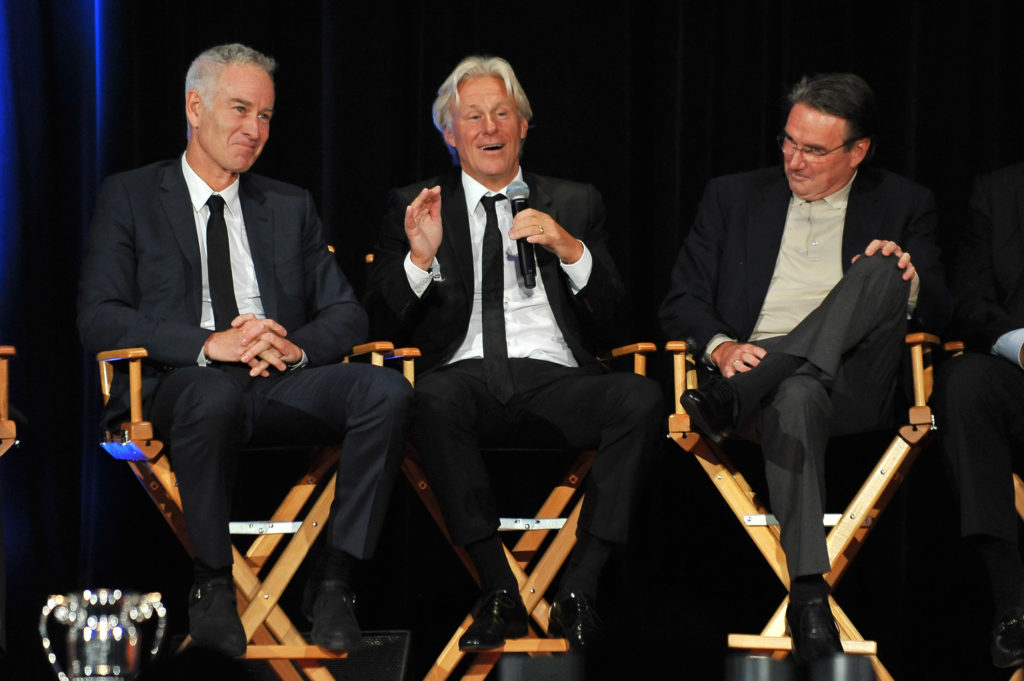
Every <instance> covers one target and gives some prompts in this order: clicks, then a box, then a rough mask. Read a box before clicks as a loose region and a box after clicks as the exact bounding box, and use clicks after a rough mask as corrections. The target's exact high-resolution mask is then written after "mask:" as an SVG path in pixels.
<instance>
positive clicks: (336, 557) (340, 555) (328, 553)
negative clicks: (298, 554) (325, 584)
mask: <svg viewBox="0 0 1024 681" xmlns="http://www.w3.org/2000/svg"><path fill="white" fill-rule="evenodd" d="M358 560H359V559H358V558H356V557H355V556H353V555H352V554H351V553H348V552H346V551H342V550H341V549H336V548H333V547H331V546H327V545H326V544H325V545H324V546H322V547H320V549H319V550H318V551H317V552H316V554H315V555H314V556H313V563H312V566H311V570H310V575H309V576H310V580H311V581H313V582H322V581H324V580H325V579H331V580H337V581H340V582H344V583H345V584H346V585H348V584H350V579H351V577H352V571H353V570H354V569H355V566H356V564H357V562H358Z"/></svg>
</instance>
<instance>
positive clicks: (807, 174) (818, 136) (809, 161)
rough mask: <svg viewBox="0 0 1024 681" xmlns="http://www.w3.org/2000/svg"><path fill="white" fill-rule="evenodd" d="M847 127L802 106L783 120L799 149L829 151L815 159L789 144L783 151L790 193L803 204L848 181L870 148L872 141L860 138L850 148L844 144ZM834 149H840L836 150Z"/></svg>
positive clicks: (833, 117)
mask: <svg viewBox="0 0 1024 681" xmlns="http://www.w3.org/2000/svg"><path fill="white" fill-rule="evenodd" d="M848 131H849V126H848V125H847V123H846V120H845V119H842V118H839V117H837V116H832V115H830V114H827V113H825V112H823V111H819V110H817V109H814V108H811V107H809V106H807V105H806V104H803V103H797V104H794V105H793V108H792V110H790V112H789V118H788V119H787V120H786V128H785V134H786V136H787V137H788V138H789V139H790V140H792V141H793V142H794V143H795V144H796V145H797V146H798V147H799V148H801V149H819V150H826V151H827V150H830V149H835V151H831V152H829V153H828V154H826V155H824V156H820V157H816V156H814V155H813V154H810V153H807V152H805V151H798V150H796V149H794V148H793V147H792V145H790V147H789V149H788V150H787V149H786V148H785V147H784V148H783V154H782V164H783V167H784V168H785V169H786V178H787V179H788V180H789V188H790V189H791V190H792V191H793V194H794V195H795V196H796V197H797V198H799V199H803V200H804V201H816V200H817V199H821V198H824V197H826V196H829V195H830V194H834V193H835V192H837V191H839V190H840V189H842V188H843V187H845V186H846V184H847V183H848V182H849V181H850V179H851V178H852V177H853V174H854V173H855V172H856V171H857V166H859V165H860V163H861V161H863V160H864V156H865V154H866V153H867V151H868V147H869V146H870V145H871V140H869V139H867V138H865V139H859V140H856V141H854V142H852V143H851V144H850V146H849V148H846V147H842V145H843V143H844V142H846V141H847V140H846V135H847V134H848ZM836 147H842V148H839V149H836Z"/></svg>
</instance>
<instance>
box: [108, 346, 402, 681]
mask: <svg viewBox="0 0 1024 681" xmlns="http://www.w3.org/2000/svg"><path fill="white" fill-rule="evenodd" d="M146 356H147V353H146V350H145V349H144V348H127V349H122V350H111V351H108V352H101V353H99V354H98V355H97V356H96V358H97V360H98V361H99V364H100V382H101V388H102V391H103V398H104V403H106V401H107V400H109V398H110V386H111V380H112V378H113V374H114V368H113V365H112V363H113V362H117V361H127V362H129V366H128V372H129V390H130V409H131V411H130V420H129V421H128V422H126V423H123V424H121V430H120V432H117V433H109V432H108V433H107V438H106V440H105V441H103V442H101V443H100V446H102V447H103V449H105V450H106V451H107V452H108V453H109V454H110V455H111V456H113V457H114V458H117V459H123V460H125V461H127V462H128V465H129V466H131V468H132V471H133V472H134V473H135V476H136V477H137V478H138V479H139V482H141V483H142V486H143V487H144V488H145V489H146V491H147V492H148V493H149V496H150V498H151V499H152V500H153V503H154V504H156V506H157V508H158V509H160V512H161V513H162V514H163V516H164V519H165V520H166V521H167V523H168V524H169V525H170V526H171V529H172V530H173V531H174V534H175V535H177V537H178V539H179V540H180V541H181V543H182V545H183V546H184V547H185V549H186V550H187V551H188V552H189V554H190V555H191V553H192V549H191V545H190V543H189V538H188V531H187V529H186V526H185V516H184V513H183V512H182V508H181V496H180V494H179V493H178V487H177V482H176V480H175V477H174V472H173V471H172V470H171V466H170V463H169V461H168V459H167V457H166V456H164V452H163V443H161V442H160V441H158V440H155V439H153V426H152V424H150V423H149V422H147V421H143V420H142V360H143V359H144V358H145V357H146ZM356 356H366V357H368V358H369V359H370V361H371V362H372V363H373V364H375V365H378V366H380V365H382V364H383V362H384V360H385V359H401V360H403V368H404V370H405V371H406V375H407V376H408V377H409V378H410V379H411V376H412V373H411V372H412V358H413V357H417V356H419V351H418V350H415V349H411V348H406V349H400V350H396V349H395V348H394V347H393V346H392V345H391V343H386V342H377V343H367V344H364V345H360V346H357V347H356V348H354V349H353V354H352V356H351V357H356ZM345 361H346V362H347V361H348V359H346V360H345ZM340 455H341V446H340V445H332V446H327V447H323V448H321V449H320V451H319V452H318V453H317V454H316V456H314V458H313V461H312V462H311V463H310V465H309V467H308V469H307V470H306V472H305V473H304V474H303V475H302V476H301V477H300V478H299V479H298V481H297V482H296V483H295V485H294V486H293V487H291V489H290V490H288V493H287V494H286V496H285V498H284V500H283V501H282V502H281V503H280V505H279V506H278V507H277V510H276V511H275V512H274V514H273V515H272V516H271V518H270V520H268V521H260V522H232V523H231V533H232V534H233V535H235V534H250V535H255V536H256V538H255V539H254V541H253V542H252V544H250V546H249V547H248V549H247V550H246V551H245V553H244V554H242V553H241V551H240V550H239V549H238V548H237V547H233V548H232V553H233V555H234V563H233V565H232V576H233V578H234V582H235V591H236V594H237V597H238V608H239V613H240V615H241V618H242V626H243V628H244V629H245V635H246V637H247V639H248V641H249V645H248V648H247V649H246V652H245V655H244V656H242V657H243V659H249V660H267V661H268V663H269V664H270V666H271V667H272V669H273V670H274V672H275V673H276V674H277V676H278V677H279V678H280V679H282V681H301V680H302V679H303V678H308V679H310V680H311V681H333V680H334V676H332V675H331V673H330V672H329V671H328V670H327V669H326V668H325V667H324V666H323V661H324V660H328V659H337V658H343V657H346V656H347V653H336V652H331V651H327V650H324V649H322V648H320V647H318V646H315V645H312V644H310V643H307V642H306V640H305V639H304V638H303V637H302V635H301V634H300V633H299V631H298V630H297V629H296V628H295V626H294V625H293V624H292V622H291V620H290V619H289V618H288V616H287V615H286V614H285V613H284V611H283V610H282V609H281V607H280V606H279V605H278V600H279V599H280V598H281V595H282V593H283V592H284V590H285V588H286V587H287V586H288V584H289V582H290V581H291V579H292V577H293V576H294V575H295V572H296V571H297V570H298V568H299V565H300V564H301V563H302V561H303V560H304V559H305V557H306V555H307V554H308V553H309V549H310V547H311V546H312V545H313V542H314V541H316V538H317V536H318V535H319V534H320V531H321V530H322V529H323V527H324V525H325V524H326V522H327V517H328V514H329V512H330V506H331V502H332V501H333V499H334V487H335V481H336V477H337V474H336V473H335V464H336V463H337V461H338V457H339V456H340ZM285 534H290V535H291V539H290V540H289V541H287V542H286V543H285V544H284V545H283V546H282V539H283V538H284V535H285ZM188 643H189V641H188V640H186V641H185V644H184V645H188ZM300 672H301V673H300Z"/></svg>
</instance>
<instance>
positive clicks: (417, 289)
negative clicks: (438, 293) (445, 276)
mask: <svg viewBox="0 0 1024 681" xmlns="http://www.w3.org/2000/svg"><path fill="white" fill-rule="evenodd" d="M404 264H405V278H406V279H408V280H409V288H411V289H412V292H413V293H415V294H416V297H417V298H419V297H420V296H422V295H423V292H424V291H426V290H427V287H428V286H430V282H431V281H433V280H434V279H439V278H440V277H441V266H440V265H439V264H438V262H437V258H434V261H433V262H432V263H430V269H428V270H421V269H420V268H419V267H417V266H416V265H414V264H413V262H412V251H410V252H409V253H406V255H405V263H404Z"/></svg>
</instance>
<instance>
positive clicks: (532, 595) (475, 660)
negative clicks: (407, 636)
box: [402, 450, 594, 681]
mask: <svg viewBox="0 0 1024 681" xmlns="http://www.w3.org/2000/svg"><path fill="white" fill-rule="evenodd" d="M593 459H594V452H584V453H582V454H581V455H580V456H579V457H578V458H577V459H576V461H575V462H574V464H573V466H572V468H571V469H570V470H569V472H568V473H566V475H565V476H564V477H563V478H562V480H561V482H560V483H559V484H558V485H557V486H556V487H555V488H554V489H553V490H552V491H551V493H550V494H549V495H548V497H547V499H546V500H545V501H544V503H543V504H542V505H541V507H540V509H539V510H538V511H537V514H536V516H535V517H534V518H503V519H502V529H503V530H510V531H519V530H521V531H522V534H521V535H520V536H519V538H518V540H517V541H516V543H515V544H514V545H513V546H512V548H511V549H509V548H508V547H506V548H505V555H506V558H507V559H508V562H509V565H510V567H511V568H512V572H513V574H515V576H516V579H517V581H518V583H519V594H520V596H522V599H523V604H524V605H525V606H526V611H527V612H528V613H529V614H530V617H531V618H532V623H531V627H530V632H529V634H528V635H527V636H526V637H524V638H520V639H513V640H509V641H506V642H505V645H504V646H502V647H500V648H496V649H495V650H491V651H486V652H479V653H474V654H473V657H472V659H471V660H470V661H469V663H468V668H467V670H466V672H465V674H464V675H463V676H462V678H463V679H467V680H482V679H484V678H486V677H487V675H488V674H490V673H491V671H492V670H493V669H494V667H495V666H496V665H497V663H498V660H499V659H500V658H501V656H502V654H504V653H529V654H545V653H564V652H567V651H568V650H569V643H568V641H566V640H565V639H564V638H547V637H546V634H547V631H548V614H549V611H550V609H551V608H550V604H549V603H548V602H547V600H546V599H545V598H544V593H545V592H546V591H547V590H548V588H549V587H550V586H551V584H552V582H553V581H554V579H555V576H556V575H557V574H558V571H559V570H560V569H561V567H562V565H563V564H564V562H565V560H566V558H567V557H568V556H569V553H570V552H571V551H572V549H573V546H575V544H576V527H577V523H578V520H579V514H580V508H581V507H582V504H583V497H582V495H578V492H579V489H580V486H581V485H582V483H583V480H584V478H585V477H586V475H587V472H588V471H589V470H590V466H591V464H592V463H593ZM402 470H403V471H404V472H405V475H406V477H407V478H408V479H409V482H410V483H412V486H413V488H414V489H415V490H416V492H417V494H418V495H419V497H420V499H421V500H422V501H423V504H424V505H425V506H426V508H427V510H428V511H429V512H430V514H431V516H432V517H433V518H434V521H435V522H436V523H437V525H438V527H439V528H440V529H441V531H442V532H443V533H444V536H445V538H446V539H448V542H449V543H450V544H452V548H453V549H455V551H456V553H457V554H458V555H459V557H460V558H461V560H462V562H463V564H464V565H465V566H466V569H467V570H468V571H469V573H470V574H471V575H472V576H473V579H474V580H476V581H477V583H478V584H479V582H480V579H479V576H478V575H477V571H476V568H475V567H474V565H473V562H472V560H470V558H469V555H468V554H467V553H466V551H465V550H464V549H463V548H462V547H460V546H458V545H456V544H454V543H452V541H451V536H450V535H449V534H448V530H447V528H446V527H445V525H444V520H443V518H442V516H441V510H440V506H439V505H438V503H437V499H436V497H435V496H434V493H433V491H432V490H431V488H430V484H429V483H428V482H427V479H426V476H425V475H424V473H423V470H422V468H421V467H420V464H419V461H418V458H417V455H416V453H415V452H414V451H412V450H410V453H409V455H407V456H406V458H405V461H404V462H403V463H402ZM577 496H578V497H579V498H578V500H577V501H576V503H575V506H574V507H573V509H572V511H571V513H569V515H568V517H565V518H563V517H562V514H563V513H564V512H565V509H566V508H568V506H569V505H570V503H571V502H572V501H573V499H574V498H575V497H577ZM556 530H557V532H556V534H555V536H554V538H552V539H550V541H548V539H549V534H550V533H551V532H553V531H556ZM472 623H473V616H472V614H470V615H467V616H466V617H465V618H464V619H463V620H462V623H461V624H460V625H459V627H458V628H457V629H456V630H455V633H454V634H452V636H451V638H450V639H449V640H448V643H447V645H446V646H445V647H444V649H443V650H442V651H441V654H440V655H439V656H438V658H437V660H436V661H435V662H434V664H433V666H432V667H431V668H430V670H429V671H428V672H427V675H426V677H425V678H426V680H427V681H441V680H443V679H447V678H448V677H449V676H450V675H451V674H452V673H453V672H454V671H455V669H456V667H457V666H458V665H459V663H460V662H461V661H462V660H463V657H464V656H465V653H464V652H463V651H461V650H459V638H461V637H462V635H463V634H464V633H466V630H467V629H468V628H469V626H470V625H471V624H472Z"/></svg>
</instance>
